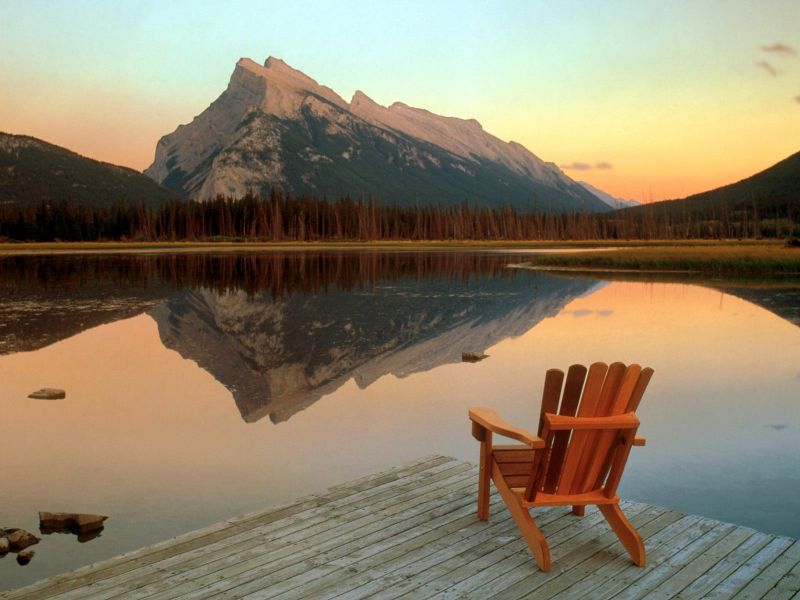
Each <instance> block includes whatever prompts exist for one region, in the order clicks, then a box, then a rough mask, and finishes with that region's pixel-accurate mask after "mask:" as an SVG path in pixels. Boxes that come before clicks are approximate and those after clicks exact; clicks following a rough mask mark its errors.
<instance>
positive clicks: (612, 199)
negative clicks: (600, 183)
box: [578, 181, 640, 209]
mask: <svg viewBox="0 0 800 600" xmlns="http://www.w3.org/2000/svg"><path fill="white" fill-rule="evenodd" d="M578 183H579V184H580V185H582V186H583V188H584V189H586V190H588V191H589V192H591V193H592V194H594V195H595V196H597V197H598V198H600V200H602V201H603V202H605V203H606V204H607V205H608V206H610V207H611V208H613V209H617V208H627V207H629V206H639V204H640V203H639V201H638V200H634V199H630V200H624V199H622V198H617V197H616V196H612V195H611V194H609V193H608V192H604V191H603V190H601V189H598V188H596V187H594V186H593V185H592V184H591V183H586V182H585V181H579V182H578Z"/></svg>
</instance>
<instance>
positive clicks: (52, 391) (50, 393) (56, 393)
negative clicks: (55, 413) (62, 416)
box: [28, 388, 67, 400]
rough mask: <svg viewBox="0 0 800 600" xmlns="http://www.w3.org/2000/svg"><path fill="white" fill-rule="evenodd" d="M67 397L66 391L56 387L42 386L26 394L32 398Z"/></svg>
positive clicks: (57, 398)
mask: <svg viewBox="0 0 800 600" xmlns="http://www.w3.org/2000/svg"><path fill="white" fill-rule="evenodd" d="M66 397H67V392H65V391H64V390H60V389H58V388H42V389H40V390H36V391H35V392H33V393H31V394H28V398H33V399H34V400H63V399H64V398H66Z"/></svg>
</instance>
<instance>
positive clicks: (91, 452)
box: [0, 252, 800, 589]
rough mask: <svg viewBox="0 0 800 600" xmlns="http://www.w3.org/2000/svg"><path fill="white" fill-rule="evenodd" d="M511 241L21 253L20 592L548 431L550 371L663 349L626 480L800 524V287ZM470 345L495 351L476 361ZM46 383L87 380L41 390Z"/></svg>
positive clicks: (13, 397)
mask: <svg viewBox="0 0 800 600" xmlns="http://www.w3.org/2000/svg"><path fill="white" fill-rule="evenodd" d="M523 259H524V257H523V256H521V255H517V254H514V253H508V254H502V253H485V254H481V253H464V252H436V253H434V252H406V253H394V252H369V253H366V252H347V253H335V252H332V253H308V252H306V253H304V252H297V253H284V254H279V253H267V254H226V255H121V256H92V255H88V256H73V257H70V256H52V257H3V258H0V384H1V385H0V423H2V431H3V435H2V455H1V456H0V527H24V528H26V529H28V530H30V531H34V532H35V531H37V530H38V517H37V512H38V511H74V512H91V513H100V514H105V515H109V517H110V518H109V520H108V521H107V523H106V528H105V530H104V531H103V533H102V535H101V536H100V537H98V538H96V539H94V540H92V541H89V542H86V543H79V542H78V541H77V540H76V538H75V537H74V536H72V535H67V534H53V535H49V536H44V539H43V540H42V542H41V543H40V544H39V545H38V546H35V547H34V548H33V549H34V550H36V556H35V558H34V560H33V561H32V562H31V564H30V565H28V566H25V567H20V566H18V565H17V564H16V563H15V562H14V560H13V555H9V556H7V557H6V558H4V559H0V589H8V588H13V587H18V586H20V585H23V584H25V583H29V582H31V581H34V580H36V579H40V578H42V577H46V576H49V575H52V574H56V573H59V572H63V571H65V570H68V569H72V568H75V567H78V566H81V565H84V564H88V563H90V562H93V561H96V560H99V559H103V558H106V557H109V556H112V555H115V554H119V553H121V552H125V551H128V550H132V549H135V548H138V547H141V546H144V545H148V544H152V543H155V542H158V541H161V540H164V539H166V538H168V537H171V536H173V535H176V534H180V533H183V532H186V531H190V530H193V529H197V528H199V527H202V526H204V525H208V524H211V523H215V522H218V521H221V520H224V519H226V518H229V517H231V516H234V515H237V514H241V513H244V512H249V511H253V510H257V509H261V508H264V507H266V506H269V505H272V504H277V503H281V502H286V501H289V500H291V499H293V498H296V497H298V496H301V495H303V494H307V493H309V492H315V491H323V490H324V489H325V488H326V487H328V486H330V485H332V484H336V483H340V482H343V481H346V480H349V479H353V478H356V477H359V476H362V475H365V474H368V473H371V472H374V471H377V470H383V469H386V468H388V467H391V466H394V465H398V464H401V463H404V462H407V461H409V460H412V459H416V458H418V457H421V456H423V455H430V454H443V455H448V456H455V457H457V458H460V459H464V460H470V461H473V462H475V461H476V460H477V452H478V447H477V443H476V442H475V441H474V440H473V439H472V437H471V436H470V427H469V422H468V420H467V416H466V413H467V409H468V407H470V406H476V405H485V406H492V407H495V408H496V409H497V410H498V412H499V413H500V414H501V415H502V416H503V417H504V418H506V419H507V420H509V421H512V422H514V423H517V424H519V425H521V426H524V427H527V428H529V429H535V427H536V423H537V420H538V416H537V415H538V410H539V400H540V394H541V388H542V383H543V379H544V373H545V370H546V369H548V368H551V367H557V368H562V369H566V368H567V367H568V366H569V365H570V364H572V363H584V364H589V363H591V362H594V361H598V360H602V361H605V362H612V361H617V360H619V361H623V362H626V363H629V362H638V363H639V364H641V365H643V366H650V367H653V368H654V369H655V375H654V377H653V380H652V381H651V383H650V387H649V389H648V391H647V393H646V394H645V397H644V400H643V401H642V405H641V407H640V409H639V417H640V419H641V421H642V426H641V428H640V430H639V431H640V434H641V435H643V436H645V437H646V438H647V446H646V447H644V448H634V450H633V452H632V455H631V458H630V460H629V463H628V467H627V469H626V472H625V474H624V476H623V479H622V484H621V487H620V495H621V496H623V497H625V498H629V499H633V500H640V501H644V502H649V503H653V504H659V505H665V506H669V507H671V508H674V509H677V510H681V511H685V512H691V513H696V514H701V515H705V516H710V517H714V518H718V519H722V520H725V521H731V522H734V523H739V524H743V525H749V526H752V527H755V528H757V529H760V530H762V531H766V532H771V533H780V534H785V535H789V536H793V537H800V519H798V514H800V460H798V456H800V360H799V359H800V326H798V324H800V286H798V284H797V282H785V283H782V284H780V285H775V284H769V285H749V286H743V285H737V284H735V283H732V282H712V283H710V284H709V283H706V284H705V285H700V284H698V283H688V282H687V283H657V282H647V281H644V280H642V281H635V282H619V281H617V282H609V281H601V280H597V279H581V278H576V277H570V278H567V277H561V276H557V275H554V274H549V273H542V272H534V271H528V270H521V269H513V268H508V266H507V265H509V264H516V263H519V262H520V261H521V260H523ZM463 351H474V352H485V353H486V354H488V355H489V358H487V359H486V360H484V361H482V362H479V363H474V364H471V363H463V362H461V353H462V352H463ZM42 387H59V388H63V389H65V390H66V393H67V397H66V399H64V400H54V401H46V400H32V399H28V398H27V396H28V394H30V393H31V392H33V391H34V390H37V389H39V388H42Z"/></svg>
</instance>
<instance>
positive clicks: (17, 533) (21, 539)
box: [6, 529, 39, 552]
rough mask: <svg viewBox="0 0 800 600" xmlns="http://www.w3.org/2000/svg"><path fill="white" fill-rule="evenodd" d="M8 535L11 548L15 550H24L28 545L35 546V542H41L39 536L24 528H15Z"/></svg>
mask: <svg viewBox="0 0 800 600" xmlns="http://www.w3.org/2000/svg"><path fill="white" fill-rule="evenodd" d="M6 537H7V538H8V543H9V545H10V546H11V549H12V550H14V551H15V552H16V551H19V550H24V549H25V548H27V547H28V546H33V545H34V544H38V543H39V538H38V537H36V536H35V535H33V534H32V533H30V532H29V531H25V530H24V529H15V530H13V531H12V532H11V533H9V534H8V535H7V536H6Z"/></svg>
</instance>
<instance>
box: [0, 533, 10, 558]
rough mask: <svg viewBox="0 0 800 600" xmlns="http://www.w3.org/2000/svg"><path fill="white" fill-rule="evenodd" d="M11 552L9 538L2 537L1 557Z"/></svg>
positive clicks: (0, 544)
mask: <svg viewBox="0 0 800 600" xmlns="http://www.w3.org/2000/svg"><path fill="white" fill-rule="evenodd" d="M9 550H11V542H9V541H8V538H5V537H0V556H3V555H4V554H8V551H9Z"/></svg>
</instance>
